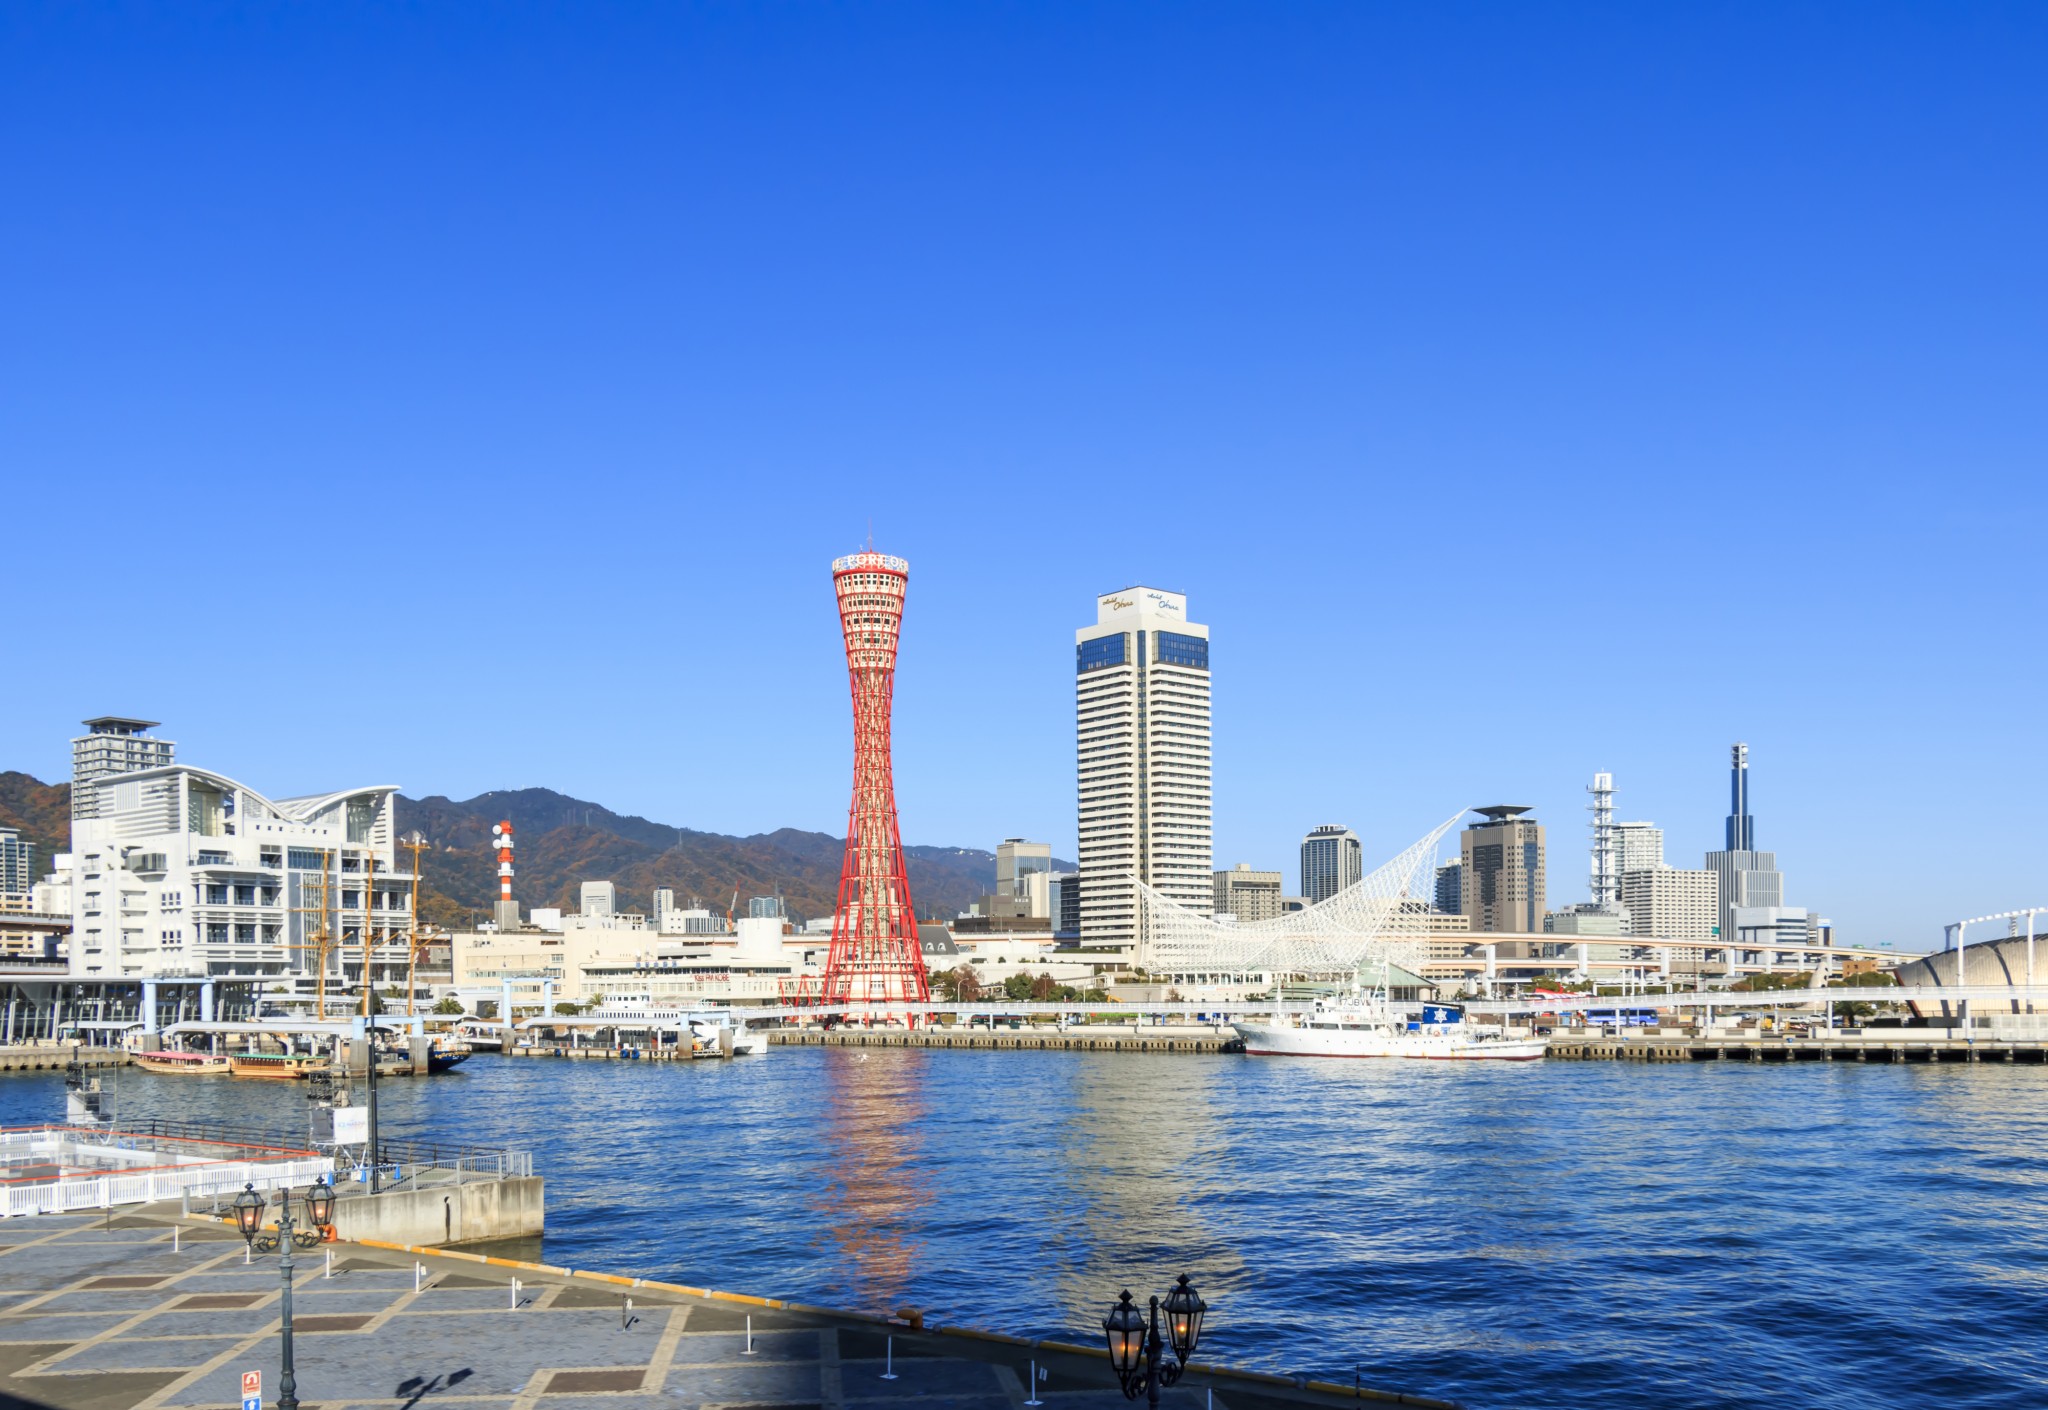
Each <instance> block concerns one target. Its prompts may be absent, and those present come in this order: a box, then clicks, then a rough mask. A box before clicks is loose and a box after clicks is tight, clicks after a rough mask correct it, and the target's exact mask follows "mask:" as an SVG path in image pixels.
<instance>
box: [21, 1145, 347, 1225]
mask: <svg viewBox="0 0 2048 1410" xmlns="http://www.w3.org/2000/svg"><path fill="white" fill-rule="evenodd" d="M333 1173H334V1160H333V1158H332V1157H330V1156H306V1157H304V1158H301V1159H297V1160H264V1161H218V1162H209V1163H207V1164H205V1165H187V1166H183V1167H181V1168H178V1169H174V1170H150V1171H145V1172H140V1173H137V1174H134V1175H71V1176H62V1177H59V1178H58V1179H55V1180H48V1181H37V1182H34V1183H22V1184H11V1185H8V1186H6V1187H5V1191H4V1194H0V1218H11V1217H13V1216H14V1215H17V1214H62V1213H65V1212H66V1211H68V1210H76V1209H111V1208H113V1207H114V1206H115V1205H118V1204H149V1203H152V1202H154V1201H157V1200H169V1199H177V1198H178V1197H179V1196H180V1195H188V1194H191V1195H212V1194H219V1193H221V1192H222V1191H228V1190H240V1189H241V1188H242V1187H243V1186H244V1185H254V1186H255V1187H256V1188H257V1189H259V1190H275V1189H280V1188H285V1187H290V1186H297V1185H310V1184H312V1183H313V1182H314V1181H315V1180H317V1179H319V1178H320V1177H321V1176H322V1175H328V1176H331V1175H332V1174H333Z"/></svg>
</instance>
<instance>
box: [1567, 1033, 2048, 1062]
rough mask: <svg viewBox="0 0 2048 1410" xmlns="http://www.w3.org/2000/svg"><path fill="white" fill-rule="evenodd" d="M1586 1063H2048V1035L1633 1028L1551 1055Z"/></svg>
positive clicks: (1582, 1038) (1575, 1042) (1580, 1036)
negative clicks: (1710, 1031)
mask: <svg viewBox="0 0 2048 1410" xmlns="http://www.w3.org/2000/svg"><path fill="white" fill-rule="evenodd" d="M1547 1056H1549V1057H1553V1058H1563V1059H1565V1060H1566V1061H1582V1062H1607V1061H1613V1062H1964V1063H1971V1062H1993V1063H2048V1040H2043V1039H2041V1038H2009V1037H1991V1036H1987V1035H1985V1034H1984V1033H1982V1032H1981V1031H1979V1030H1974V1029H1965V1028H1955V1027H1942V1028H1835V1029H1821V1030H1816V1031H1815V1032H1814V1033H1812V1034H1810V1035H1806V1036H1794V1035H1788V1034H1780V1033H1765V1032H1760V1031H1758V1030H1755V1029H1741V1030H1737V1031H1735V1032H1716V1033H1700V1032H1690V1031H1684V1030H1678V1029H1646V1030H1643V1031H1640V1032H1632V1033H1611V1032H1600V1031H1594V1030H1584V1029H1580V1030H1571V1029H1563V1030H1560V1031H1559V1032H1557V1033H1556V1034H1554V1035H1553V1036H1552V1037H1551V1040H1550V1049H1549V1052H1548V1054H1547Z"/></svg>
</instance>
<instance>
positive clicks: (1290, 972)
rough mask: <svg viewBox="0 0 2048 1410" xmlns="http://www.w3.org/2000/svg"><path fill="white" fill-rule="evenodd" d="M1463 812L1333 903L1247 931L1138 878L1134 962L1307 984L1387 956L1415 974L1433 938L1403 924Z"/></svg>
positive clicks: (1421, 902)
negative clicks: (1171, 897) (1298, 980)
mask: <svg viewBox="0 0 2048 1410" xmlns="http://www.w3.org/2000/svg"><path fill="white" fill-rule="evenodd" d="M1464 815H1465V810H1464V809H1462V808H1461V809H1459V810H1458V811H1457V812H1455V813H1453V814H1451V816H1450V817H1448V818H1446V819H1444V820H1443V822H1441V823H1439V824H1438V825H1437V826H1436V828H1435V829H1434V830H1432V831H1431V832H1430V833H1429V835H1428V836H1426V837H1423V838H1422V839H1420V840H1419V841H1417V842H1416V843H1415V844H1414V845H1413V846H1411V847H1409V848H1408V849H1407V850H1406V851H1404V852H1402V853H1401V855H1400V856H1398V857H1395V858H1394V859H1393V860H1392V861H1390V862H1388V863H1386V865H1384V866H1382V867H1381V868H1380V869H1379V870H1377V871H1375V872H1372V873H1370V874H1369V875H1367V876H1365V877H1363V878H1361V879H1360V880H1358V881H1356V882H1353V883H1352V884H1351V885H1349V886H1347V887H1345V888H1344V889H1343V890H1342V891H1339V892H1338V893H1337V894H1336V895H1334V896H1332V897H1330V899H1328V900H1327V901H1323V902H1320V903H1318V904H1316V905H1313V906H1310V907H1309V908H1308V909H1307V910H1304V911H1294V912H1292V913H1291V914H1288V915H1284V916H1279V917H1277V918H1275V919H1273V920H1262V921H1255V922H1253V923H1251V924H1249V925H1235V924H1232V923H1230V922H1228V921H1219V920H1216V919H1214V918H1213V917H1210V916H1207V915H1203V914H1201V913H1199V912H1196V911H1191V910H1189V909H1187V908H1186V907H1185V906H1181V905H1178V904H1176V903H1175V902H1173V901H1171V900H1169V899H1167V898H1166V897H1165V896H1164V895H1161V894H1160V893H1159V892H1157V891H1155V890H1153V889H1152V888H1151V887H1150V886H1147V885H1146V884H1145V883H1143V882H1138V884H1137V885H1138V952H1137V962H1138V963H1139V964H1140V965H1142V966H1144V967H1145V969H1147V970H1148V971H1150V972H1151V973H1154V974H1172V975H1196V974H1217V975H1224V974H1228V975H1244V974H1255V973H1263V974H1268V975H1272V976H1275V977H1280V978H1295V977H1299V978H1303V979H1349V978H1351V977H1353V976H1355V975H1356V974H1358V972H1359V970H1360V969H1361V968H1362V967H1363V966H1365V965H1366V964H1367V963H1368V962H1370V963H1372V964H1373V965H1375V966H1377V965H1378V963H1379V962H1380V961H1381V960H1382V959H1386V960H1391V961H1392V962H1393V963H1395V964H1397V965H1400V966H1401V967H1402V968H1403V969H1407V970H1411V971H1412V970H1416V969H1418V968H1420V967H1421V965H1422V963H1423V961H1424V954H1425V946H1426V944H1427V939H1428V937H1427V936H1426V935H1425V934H1423V933H1421V931H1422V928H1421V927H1420V926H1419V925H1412V924H1411V925H1410V926H1408V927H1407V928H1406V929H1403V927H1402V924H1401V919H1402V916H1403V915H1404V914H1415V913H1419V912H1420V911H1425V910H1427V909H1428V905H1429V896H1430V893H1431V888H1432V886H1433V884H1434V882H1435V879H1436V876H1435V865H1436V854H1437V844H1438V843H1439V842H1441V841H1442V840H1443V836H1444V834H1445V833H1447V832H1449V831H1450V830H1451V829H1452V828H1453V827H1456V826H1457V824H1458V820H1459V819H1460V818H1462V817H1463V816H1464ZM1134 879H1135V878H1134Z"/></svg>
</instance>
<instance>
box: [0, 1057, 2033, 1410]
mask: <svg viewBox="0 0 2048 1410" xmlns="http://www.w3.org/2000/svg"><path fill="white" fill-rule="evenodd" d="M114 1085H115V1086H116V1088H117V1095H116V1101H117V1103H118V1109H119V1111H120V1112H121V1113H122V1114H124V1115H127V1116H137V1115H152V1114H153V1115H160V1116H179V1117H188V1118H190V1117H211V1118H219V1119H223V1120H232V1121H237V1122H247V1123H254V1124H260V1125H264V1126H268V1127H274V1128H290V1127H293V1126H295V1125H297V1126H303V1124H304V1121H305V1097H304V1092H303V1090H301V1089H300V1088H299V1087H298V1086H297V1084H285V1083H262V1082H241V1081H235V1080H234V1079H231V1078H204V1077H201V1078H181V1077H157V1076H151V1075H148V1074H142V1073H138V1072H135V1071H132V1070H130V1071H125V1072H123V1073H121V1074H120V1075H119V1076H118V1077H117V1078H116V1079H114ZM62 1110H63V1093H62V1081H61V1077H59V1076H58V1075H56V1074H51V1073H40V1074H37V1073H24V1074H18V1075H13V1076H9V1077H6V1078H4V1079H0V1121H4V1122H5V1123H6V1124H9V1125H14V1124H21V1123H26V1122H35V1121H47V1120H52V1119H56V1118H57V1117H58V1116H59V1115H60V1114H61V1112H62ZM380 1112H381V1119H382V1122H383V1124H384V1126H385V1128H386V1129H387V1130H388V1131H390V1132H391V1133H392V1134H394V1135H397V1134H412V1135H437V1136H440V1137H441V1138H443V1139H451V1140H461V1141H467V1142H470V1143H473V1144H479V1145H503V1146H510V1147H516V1148H526V1149H531V1150H532V1151H533V1152H534V1153H535V1157H536V1162H537V1165H538V1167H539V1170H540V1173H542V1174H544V1175H545V1176H546V1177H547V1181H548V1191H547V1199H548V1236H547V1240H546V1247H545V1257H546V1259H547V1261H550V1262H554V1263H560V1264H566V1265H570V1266H574V1267H578V1268H596V1269H605V1270H612V1271H620V1272H630V1273H634V1274H639V1275H645V1276H651V1277H660V1278H666V1279H671V1280H676V1281H681V1282H686V1283H691V1284H697V1285H703V1286H711V1287H718V1288H726V1289H731V1290H736V1291H745V1292H753V1293H761V1294H766V1295H771V1296H783V1297H790V1298H796V1299H802V1300H805V1301H812V1302H820V1303H826V1304H832V1305H838V1306H847V1307H855V1308H861V1309H867V1310H889V1309H895V1308H901V1307H918V1308H922V1309H924V1311H925V1313H926V1315H927V1317H928V1318H930V1319H931V1320H933V1321H935V1322H940V1323H948V1322H950V1323H964V1324H969V1325H974V1326H980V1327H986V1328H992V1329H996V1330H1001V1331H1007V1332H1012V1333H1016V1334H1019V1335H1027V1336H1057V1337H1061V1338H1064V1339H1068V1340H1080V1341H1088V1342H1093V1341H1095V1340H1096V1339H1097V1338H1098V1337H1099V1336H1100V1330H1099V1324H1100V1319H1101V1316H1102V1314H1103V1312H1104V1311H1105V1310H1106V1309H1107V1307H1108V1306H1109V1304H1110V1303H1111V1302H1112V1301H1113V1300H1114V1298H1115V1296H1116V1294H1117V1292H1118V1291H1119V1290H1121V1289H1122V1288H1124V1287H1126V1286H1128V1287H1129V1288H1131V1289H1132V1291H1133V1292H1134V1293H1136V1294H1138V1295H1139V1296H1140V1297H1141V1298H1142V1296H1143V1295H1144V1294H1145V1293H1148V1292H1162V1293H1163V1292H1164V1290H1165V1288H1166V1286H1167V1284H1168V1283H1169V1282H1170V1281H1171V1279H1172V1277H1173V1275H1175V1274H1177V1273H1180V1272H1183V1271H1186V1272H1188V1273H1190V1274H1192V1275H1193V1278H1194V1281H1195V1283H1196V1284H1197V1286H1199V1287H1200V1289H1201V1290H1202V1292H1203V1294H1204V1295H1205V1296H1206V1297H1207V1298H1208V1301H1209V1304H1210V1309H1211V1310H1210V1314H1209V1319H1208V1324H1207V1330H1206V1335H1205V1337H1204V1344H1203V1354H1204V1356H1205V1358H1213V1359H1215V1360H1218V1361H1222V1362H1226V1363H1230V1364H1235V1365H1240V1366H1246V1367H1252V1368H1257V1369H1263V1370H1271V1371H1281V1372H1286V1373H1290V1374H1305V1375H1312V1376H1316V1377H1320V1378H1322V1379H1327V1380H1333V1381H1339V1382H1342V1383H1346V1384H1349V1383H1350V1382H1351V1381H1352V1379H1353V1377H1354V1376H1356V1377H1358V1378H1359V1379H1360V1380H1362V1381H1363V1383H1365V1384H1367V1385H1376V1386H1382V1387H1386V1388H1389V1389H1397V1390H1407V1391H1411V1392H1416V1393H1420V1394H1426V1395H1434V1396H1443V1397H1447V1398H1453V1399H1456V1400H1459V1401H1462V1402H1464V1403H1465V1404H1467V1405H1469V1406H1472V1407H1475V1410H1478V1407H1553V1406H1554V1407H1574V1410H1581V1408H1582V1407H1637V1406H1649V1405H1657V1406H1668V1407H1687V1406H1700V1407H1708V1406H1730V1407H1732V1406H1737V1405H1741V1406H1754V1405H1762V1404H1779V1405H1785V1406H1798V1407H1823V1406H1825V1407H1835V1406H1839V1407H1844V1410H1847V1408H1848V1407H1857V1410H1872V1407H1901V1410H1904V1407H1924V1406H1942V1407H1948V1410H1963V1408H1964V1407H2023V1406H2025V1407H2039V1406H2042V1405H2048V1073H2044V1072H2043V1071H2042V1070H2041V1069H2040V1068H2037V1067H2002V1066H1979V1067H1964V1066H1918V1065H1908V1066H1892V1065H1881V1066H1880V1065H1870V1066H1866V1065H1863V1064H1854V1063H1836V1064H1810V1065H1806V1064H1802V1065H1778V1064H1771V1065H1761V1064H1748V1063H1712V1064H1699V1065H1691V1064H1685V1065H1672V1066H1645V1065H1637V1064H1606V1063H1526V1064H1522V1063H1515V1064H1456V1063H1445V1064H1435V1063H1398V1062H1339V1061H1327V1060H1316V1059H1298V1060H1290V1059H1247V1058H1243V1057H1235V1056H1222V1055H1218V1056H1185V1055H1183V1056H1138V1055H1129V1054H1111V1053H1072V1052H1047V1053H1015V1052H979V1051H970V1052H947V1051H930V1050H921V1049H867V1050H864V1049H846V1048H778V1049H773V1050H771V1051H770V1052H768V1053H767V1054H766V1055H764V1056H761V1057H757V1058H747V1059H741V1060H737V1061H732V1062H699V1063H679V1064H670V1063H660V1064H654V1063H632V1062H563V1061H553V1060H543V1059H517V1058H499V1057H494V1056H479V1057H477V1058H475V1059H472V1060H471V1061H470V1062H469V1064H467V1065H466V1066H465V1067H463V1068H462V1069H460V1070H459V1071H457V1072H454V1073H450V1074H447V1075H444V1076H440V1077H436V1078H432V1079H427V1080H413V1081H396V1082H388V1083H386V1084H384V1085H383V1086H382V1088H381V1105H380Z"/></svg>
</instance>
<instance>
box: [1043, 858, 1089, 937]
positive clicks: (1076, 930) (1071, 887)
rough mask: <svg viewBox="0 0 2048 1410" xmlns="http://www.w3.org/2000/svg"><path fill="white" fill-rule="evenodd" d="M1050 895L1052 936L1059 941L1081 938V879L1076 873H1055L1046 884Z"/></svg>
mask: <svg viewBox="0 0 2048 1410" xmlns="http://www.w3.org/2000/svg"><path fill="white" fill-rule="evenodd" d="M1047 889H1048V891H1049V893H1050V895H1051V898H1052V900H1051V909H1052V929H1053V934H1054V935H1056V936H1058V937H1059V938H1060V939H1061V940H1079V939H1080V938H1081V877H1080V874H1079V873H1078V872H1071V871H1068V872H1055V873H1054V874H1053V877H1052V880H1051V881H1050V882H1049V883H1047Z"/></svg>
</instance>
